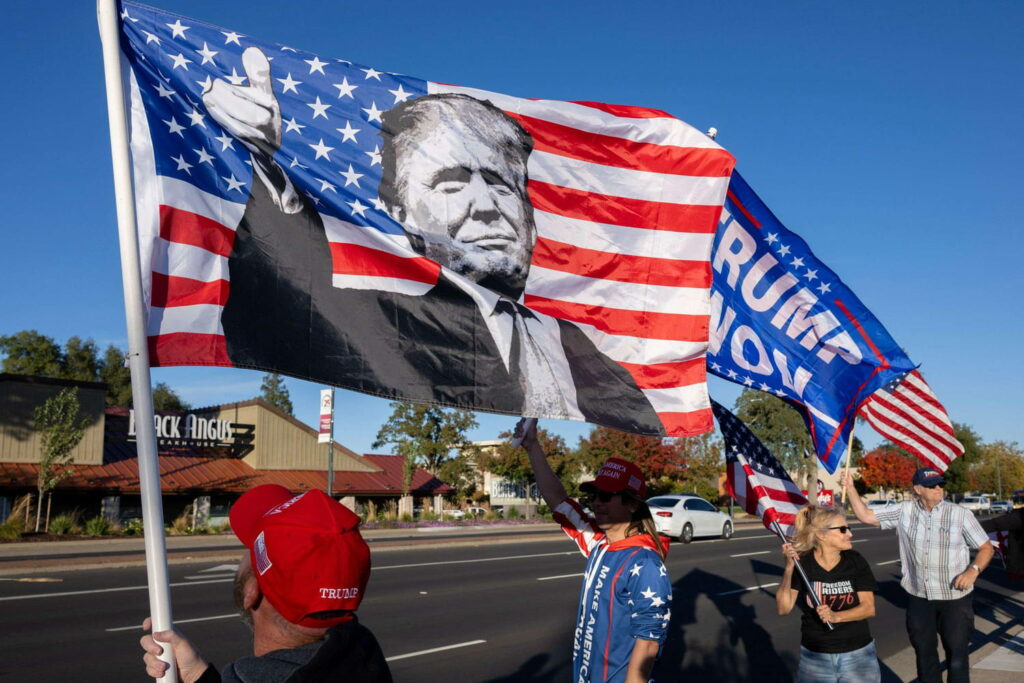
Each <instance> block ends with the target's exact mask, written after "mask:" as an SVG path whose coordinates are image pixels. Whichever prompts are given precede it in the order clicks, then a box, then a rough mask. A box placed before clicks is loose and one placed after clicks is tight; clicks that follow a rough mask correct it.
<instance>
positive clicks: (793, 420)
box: [733, 389, 818, 491]
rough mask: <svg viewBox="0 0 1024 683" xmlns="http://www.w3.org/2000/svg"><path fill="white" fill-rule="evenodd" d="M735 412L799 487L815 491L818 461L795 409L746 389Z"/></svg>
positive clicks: (779, 400)
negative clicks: (814, 483) (813, 484)
mask: <svg viewBox="0 0 1024 683" xmlns="http://www.w3.org/2000/svg"><path fill="white" fill-rule="evenodd" d="M733 412H734V413H736V417H738V418H740V419H741V420H743V422H744V423H745V424H746V425H747V427H748V428H749V429H750V431H752V432H753V433H754V435H755V436H756V437H757V438H758V439H760V441H761V443H763V444H764V445H765V447H766V448H767V449H768V450H769V451H770V452H771V453H772V455H774V456H775V457H776V458H777V459H778V460H779V462H781V463H782V466H783V467H785V468H786V471H787V472H789V473H790V476H791V477H792V478H793V479H794V481H795V482H796V483H797V485H799V486H800V487H801V488H803V489H806V490H808V491H810V490H812V487H811V486H810V484H811V483H813V482H814V480H816V479H817V476H818V459H817V457H815V451H814V444H813V443H812V442H811V435H810V434H809V433H808V432H807V425H806V424H805V423H804V419H803V417H802V416H801V415H800V413H798V412H797V411H796V409H794V408H792V407H791V406H790V405H789V404H787V403H786V402H785V401H783V400H781V399H779V398H777V397H775V396H772V395H771V394H769V393H766V392H763V391H755V390H754V389H744V390H743V393H741V394H740V395H739V397H738V398H737V399H736V406H735V409H734V410H733ZM794 475H795V476H794Z"/></svg>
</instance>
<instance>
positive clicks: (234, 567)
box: [199, 563, 238, 574]
mask: <svg viewBox="0 0 1024 683" xmlns="http://www.w3.org/2000/svg"><path fill="white" fill-rule="evenodd" d="M237 571H238V563H235V564H218V565H217V566H216V567H210V568H209V569H200V570H199V573H200V574H202V573H210V572H218V573H219V572H237Z"/></svg>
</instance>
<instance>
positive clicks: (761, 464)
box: [711, 401, 807, 538]
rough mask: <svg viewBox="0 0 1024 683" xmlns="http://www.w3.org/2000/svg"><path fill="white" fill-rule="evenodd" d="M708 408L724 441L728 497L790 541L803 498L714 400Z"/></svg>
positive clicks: (776, 464)
mask: <svg viewBox="0 0 1024 683" xmlns="http://www.w3.org/2000/svg"><path fill="white" fill-rule="evenodd" d="M711 407H712V409H713V410H714V413H715V417H716V418H718V428H719V429H720V430H721V431H722V438H723V439H724V440H725V453H726V455H725V467H726V481H727V483H728V485H729V491H730V493H731V495H732V497H733V498H735V499H736V501H737V502H738V503H739V504H740V507H742V508H743V509H744V510H746V511H747V512H748V513H749V514H751V515H757V516H758V517H760V518H761V521H762V522H763V523H764V525H765V527H766V528H768V529H771V530H772V531H774V529H773V528H772V522H778V523H779V526H780V527H782V532H783V534H785V535H786V536H787V537H789V538H792V537H793V535H794V533H795V524H796V513H797V512H798V511H799V510H800V508H802V507H804V506H806V505H807V497H806V496H804V494H803V491H801V490H800V489H799V487H797V485H796V484H794V483H793V480H792V479H790V478H789V475H788V474H787V473H786V468H784V467H783V466H782V464H781V463H780V462H779V461H778V460H776V459H775V456H773V455H772V454H771V453H769V452H768V449H767V448H765V447H764V444H762V443H761V442H760V441H759V440H758V438H757V437H756V436H754V433H753V432H751V431H750V430H749V429H747V426H746V425H745V424H743V422H741V421H740V419H739V418H738V417H736V416H735V415H733V414H732V413H731V412H729V409H728V408H726V407H725V406H723V405H721V404H719V403H718V402H716V401H712V402H711Z"/></svg>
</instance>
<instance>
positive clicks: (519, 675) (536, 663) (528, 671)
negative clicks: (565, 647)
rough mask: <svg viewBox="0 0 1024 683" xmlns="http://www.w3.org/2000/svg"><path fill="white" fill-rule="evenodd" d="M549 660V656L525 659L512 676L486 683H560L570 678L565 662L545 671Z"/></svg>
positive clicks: (569, 670)
mask: <svg viewBox="0 0 1024 683" xmlns="http://www.w3.org/2000/svg"><path fill="white" fill-rule="evenodd" d="M570 646H571V643H570ZM550 659H551V656H550V655H546V654H539V655H534V656H533V657H530V658H529V659H527V660H526V662H524V663H523V665H522V666H521V667H519V668H518V669H517V670H516V672H515V673H514V674H511V675H509V676H502V677H501V678H492V679H490V680H488V681H487V683H556V682H557V683H561V681H566V680H568V679H569V678H570V677H571V676H572V670H571V669H570V668H569V667H566V666H565V662H558V663H556V664H555V665H554V666H551V667H548V669H547V670H545V666H547V664H548V661H549V660H550Z"/></svg>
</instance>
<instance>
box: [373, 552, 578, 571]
mask: <svg viewBox="0 0 1024 683" xmlns="http://www.w3.org/2000/svg"><path fill="white" fill-rule="evenodd" d="M579 554H580V551H578V550H569V551H566V552H562V553H537V554H535V555H508V556H506V557H478V558H476V559H473V560H446V561H444V562H417V563H415V564H391V565H385V566H383V567H374V568H373V571H375V572H379V571H382V570H384V569H409V568H411V567H439V566H441V565H446V564H473V563H476V562H502V561H505V560H525V559H527V558H532V557H556V556H558V555H579Z"/></svg>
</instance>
